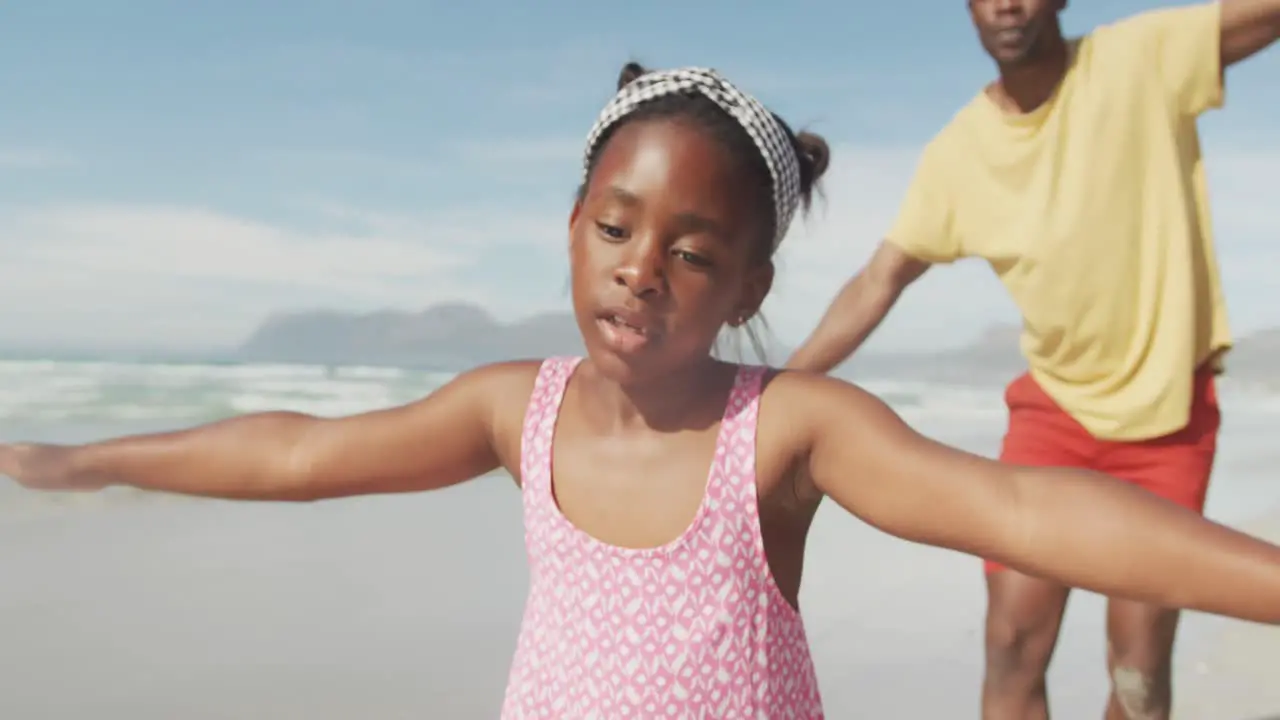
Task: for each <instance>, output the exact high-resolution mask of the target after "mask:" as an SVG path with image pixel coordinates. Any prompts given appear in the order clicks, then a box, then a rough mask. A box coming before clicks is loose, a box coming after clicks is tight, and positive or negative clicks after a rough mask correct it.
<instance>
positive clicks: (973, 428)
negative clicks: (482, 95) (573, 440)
mask: <svg viewBox="0 0 1280 720" xmlns="http://www.w3.org/2000/svg"><path fill="white" fill-rule="evenodd" d="M948 412H949V411H948ZM907 415H908V418H909V419H912V421H913V422H916V423H917V425H918V426H919V427H920V428H921V429H922V430H923V431H925V432H926V433H928V434H931V435H933V436H935V437H940V438H943V439H945V440H947V441H949V442H952V443H955V444H959V445H962V446H965V447H967V448H970V449H972V450H975V451H977V452H982V453H986V454H989V453H992V452H994V450H995V447H996V444H997V442H998V439H999V435H1000V430H1001V427H1002V421H1001V419H1000V418H999V417H998V416H983V417H981V418H975V417H932V419H930V418H928V417H923V416H912V415H911V414H910V413H908V414H907ZM1228 417H1229V420H1228V426H1227V428H1226V430H1225V432H1224V436H1223V440H1222V461H1221V463H1220V465H1219V468H1218V478H1219V479H1218V480H1217V481H1216V483H1217V484H1216V486H1215V488H1214V490H1213V491H1212V492H1211V497H1210V510H1209V511H1210V514H1211V515H1212V516H1213V517H1215V518H1217V519H1221V520H1224V521H1226V522H1229V523H1232V524H1245V525H1246V526H1247V527H1250V529H1252V530H1254V531H1255V532H1258V533H1259V534H1264V535H1267V536H1268V537H1271V538H1272V539H1277V540H1280V483H1276V482H1274V481H1273V480H1272V479H1271V477H1270V474H1271V472H1272V469H1273V468H1275V467H1277V466H1278V463H1277V461H1278V460H1280V451H1278V450H1277V449H1276V448H1275V446H1274V443H1272V442H1271V439H1270V438H1271V437H1272V435H1273V433H1274V428H1275V422H1276V418H1275V416H1274V415H1273V414H1269V413H1261V414H1257V413H1252V414H1251V413H1239V414H1236V415H1231V414H1230V413H1229V414H1228ZM55 499H56V500H57V501H56V502H54V501H53V500H55ZM1269 507H1271V508H1275V510H1274V511H1273V512H1272V514H1271V515H1270V516H1269V517H1268V516H1265V515H1263V513H1262V512H1261V511H1262V510H1265V509H1266V508H1269ZM1259 517H1262V518H1264V519H1263V520H1258V518H1259ZM1250 521H1253V524H1251V525H1250V524H1247V523H1249V522H1250ZM522 533H523V531H522V528H521V524H520V499H519V494H518V492H517V490H516V489H515V487H514V485H513V484H512V483H511V482H510V480H509V479H507V478H505V477H491V478H484V479H482V480H479V481H476V482H474V483H470V484H467V485H463V486H460V487H457V488H453V489H450V490H446V491H443V492H439V493H434V494H426V495H416V496H403V497H379V498H364V499H355V500H344V501H333V502H325V503H318V504H312V505H294V506H291V505H273V504H263V505H253V504H237V503H224V502H211V501H195V500H183V499H173V498H166V497H162V496H143V497H138V496H136V495H131V494H129V493H127V492H125V493H113V494H111V495H108V496H76V497H70V498H50V497H49V496H40V497H36V496H33V495H31V494H29V493H24V492H22V491H20V490H17V489H15V488H13V487H12V486H11V485H9V484H8V483H7V482H5V481H0V568H3V571H4V581H3V584H2V585H0V638H3V642H0V678H2V679H0V718H14V719H15V720H27V719H31V720H80V719H81V718H94V719H95V720H125V719H128V720H172V719H173V718H183V719H184V720H215V719H216V720H255V719H258V718H261V719H262V720H286V719H289V718H307V719H309V720H337V719H339V718H353V717H371V718H380V719H387V720H394V719H397V718H422V717H431V718H451V719H457V720H472V719H475V720H479V719H481V718H493V717H495V716H496V714H497V711H498V707H499V705H500V702H501V695H502V691H503V687H504V683H505V680H506V671H507V667H508V664H509V662H510V657H511V653H512V651H513V648H514V643H515V638H516V631H517V626H518V622H519V617H520V611H521V607H522V602H523V598H524V593H525V588H526V582H527V573H526V570H525V558H524V548H523V542H522V540H523V538H522ZM983 601H984V591H983V583H982V575H981V568H980V565H979V563H978V561H976V560H974V559H972V558H968V557H965V556H961V555H958V554H955V553H950V552H945V551H940V550H936V549H933V548H928V547H923V546H918V545H913V544H909V543H906V542H902V541H900V540H897V539H895V538H891V537H888V536H885V535H883V534H881V533H879V532H878V531H875V530H873V529H870V528H868V527H866V526H864V525H862V524H861V523H860V522H858V521H856V520H854V519H852V518H850V517H848V516H847V515H845V514H844V513H843V511H841V510H840V509H839V508H837V507H835V506H834V505H827V506H825V507H824V508H823V509H822V511H821V512H820V514H819V518H818V520H817V522H816V524H815V527H814V531H813V536H812V538H811V540H810V543H809V550H808V557H807V563H806V572H805V582H804V587H803V589H802V592H801V604H802V611H803V614H804V616H805V619H806V623H807V627H808V630H809V634H810V638H811V642H812V646H813V651H814V655H815V660H816V663H817V667H818V674H819V678H820V682H821V689H822V692H823V695H824V698H825V701H826V707H827V710H828V714H829V716H830V717H833V718H849V717H868V718H889V717H893V718H897V717H901V718H952V717H955V718H970V717H976V713H977V707H978V694H979V682H980V677H981V665H982V646H981V642H980V639H981V627H982V616H983V607H984V602H983ZM1102 611H1103V603H1102V601H1101V600H1100V599H1099V598H1097V597H1095V596H1093V595H1090V594H1088V593H1083V592H1080V593H1076V594H1075V595H1074V596H1073V599H1072V603H1071V607H1070V608H1069V610H1068V619H1067V624H1066V627H1065V628H1064V632H1063V638H1062V642H1061V644H1060V646H1059V649H1058V652H1057V653H1056V655H1055V659H1054V664H1053V666H1052V669H1051V673H1050V693H1051V702H1052V706H1053V711H1054V713H1055V717H1062V718H1088V717H1099V716H1100V715H1101V708H1102V704H1103V700H1104V696H1105V692H1106V678H1105V675H1104V671H1103V659H1104V657H1105V642H1104V638H1103V622H1102V621H1103V612H1102ZM1183 627H1184V631H1183V634H1182V636H1181V639H1180V645H1179V651H1178V657H1177V664H1178V670H1177V672H1178V677H1179V685H1178V714H1177V717H1178V718H1180V720H1200V719H1203V720H1264V719H1265V718H1268V717H1280V683H1278V682H1276V677H1277V675H1276V673H1277V672H1278V671H1277V670H1276V668H1280V634H1278V633H1277V631H1276V630H1275V629H1273V628H1260V627H1256V626H1249V625H1245V624H1242V623H1234V622H1225V621H1221V620H1218V619H1214V618H1206V617H1203V616H1198V615H1194V614H1193V615H1190V616H1189V617H1188V618H1187V620H1186V622H1185V623H1184V626H1183Z"/></svg>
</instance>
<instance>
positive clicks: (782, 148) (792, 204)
mask: <svg viewBox="0 0 1280 720" xmlns="http://www.w3.org/2000/svg"><path fill="white" fill-rule="evenodd" d="M692 94H700V95H703V96H705V97H707V98H708V99H710V100H711V101H712V102H714V103H715V104H716V105H718V106H719V107H720V109H721V110H724V111H725V112H726V113H728V114H729V116H730V117H732V118H733V119H734V120H736V121H738V124H739V125H741V126H742V129H743V130H746V131H747V135H750V136H751V140H752V141H753V142H754V143H755V145H756V148H757V149H759V150H760V156H761V157H763V158H764V163H765V165H766V166H767V167H768V168H769V177H770V178H771V179H772V181H773V208H774V217H775V218H776V222H777V229H776V231H775V235H774V238H773V246H774V248H777V247H778V244H779V243H781V242H782V239H783V238H784V237H785V236H786V234H787V228H789V227H790V226H791V218H792V217H794V216H795V214H796V208H797V207H798V206H799V205H800V159H799V158H798V157H796V150H795V146H794V145H793V144H792V142H791V138H790V135H789V134H788V132H787V130H786V128H784V127H783V126H782V124H781V123H779V122H778V120H777V118H775V117H774V116H773V113H771V112H769V111H768V110H767V109H766V108H765V107H764V105H761V104H760V101H759V100H756V99H755V98H753V97H751V96H750V95H748V94H746V93H744V92H742V91H741V90H739V89H738V88H736V87H734V86H733V84H732V83H730V82H729V81H728V80H726V79H724V78H723V77H721V76H720V74H719V73H717V72H716V71H715V70H712V69H709V68H696V67H690V68H678V69H675V70H663V71H659V72H651V73H646V74H644V75H641V76H640V77H638V78H636V79H635V80H633V81H631V82H630V83H628V84H627V85H626V87H623V88H622V89H621V90H619V91H618V94H617V95H614V96H613V99H612V100H610V101H609V104H607V105H605V107H604V110H602V111H601V112H600V117H599V118H598V119H597V120H596V124H595V126H594V127H592V128H591V132H590V133H589V134H588V135H587V149H586V153H585V155H584V157H583V181H584V182H585V181H586V175H587V173H588V172H590V169H591V167H590V165H591V155H592V153H594V152H595V150H596V145H597V144H598V143H599V142H600V139H601V138H602V137H603V136H604V134H605V132H606V131H608V130H609V128H611V127H613V126H614V125H615V124H617V123H618V121H620V120H622V119H623V118H625V117H626V116H627V115H630V114H631V113H632V112H634V111H636V110H637V109H639V108H640V107H641V106H642V105H644V104H645V103H647V102H649V101H651V100H657V99H658V98H661V97H665V96H667V95H692Z"/></svg>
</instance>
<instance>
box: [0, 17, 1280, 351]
mask: <svg viewBox="0 0 1280 720" xmlns="http://www.w3.org/2000/svg"><path fill="white" fill-rule="evenodd" d="M1075 5H1076V7H1072V8H1071V9H1069V10H1068V12H1067V15H1066V16H1065V19H1066V21H1067V24H1068V29H1069V30H1070V31H1072V32H1081V31H1084V30H1086V29H1088V28H1089V27H1091V26H1093V25H1094V24H1097V23H1099V22H1105V21H1109V20H1113V19H1116V18H1118V17H1121V16H1124V15H1126V14H1129V13H1132V12H1135V11H1138V10H1142V9H1146V8H1150V7H1155V6H1156V5H1157V3H1153V2H1149V1H1148V0H1109V1H1108V2H1107V3H1101V2H1093V3H1083V2H1078V3H1076V4H1075ZM873 7H874V9H873ZM940 10H941V11H942V12H940ZM632 58H635V59H638V60H641V61H642V62H645V63H646V64H649V65H653V66H663V67H665V66H673V65H682V64H701V65H712V66H715V67H717V68H719V69H721V70H722V71H724V72H725V73H726V74H728V75H729V76H730V77H731V78H733V79H734V80H735V81H737V82H738V83H739V84H741V85H743V86H745V87H746V88H747V89H749V90H751V91H752V92H754V93H756V94H757V95H759V96H760V97H761V98H762V99H763V100H765V102H766V103H767V104H769V105H771V106H772V107H773V108H774V109H775V110H777V111H778V112H779V113H780V114H782V115H783V116H784V117H785V118H787V119H788V120H789V121H790V122H791V123H792V124H793V125H796V126H801V127H808V128H810V129H812V130H814V131H817V132H820V133H822V134H824V135H826V136H827V137H828V139H829V140H830V141H831V142H832V144H833V146H834V156H833V162H834V164H833V169H832V171H831V173H830V175H829V179H828V182H827V203H826V204H825V206H821V207H820V208H819V210H818V212H816V213H815V214H814V216H813V217H812V218H811V219H810V220H809V221H808V223H807V224H805V225H802V226H798V227H797V229H796V230H795V231H794V232H793V236H792V237H791V238H790V239H789V241H788V244H787V246H786V247H785V249H784V251H783V255H782V258H781V277H780V281H779V286H778V289H777V291H776V292H775V295H774V297H772V298H771V299H770V301H769V304H768V305H767V306H766V309H767V311H768V314H769V317H770V320H771V323H770V324H771V327H772V329H773V332H774V333H775V335H777V336H778V337H779V338H780V339H782V340H783V341H787V342H794V341H796V340H799V339H800V338H802V337H803V336H804V335H805V334H806V333H807V332H808V331H809V330H810V329H811V328H812V326H813V324H814V322H816V320H817V317H818V316H819V315H820V313H821V312H822V310H823V309H824V308H825V305H826V302H827V301H828V300H829V299H830V297H831V296H832V294H833V293H834V292H835V290H836V289H837V288H838V287H839V285H840V284H841V283H842V282H843V281H844V280H845V279H846V278H847V277H848V275H849V274H850V273H851V272H853V271H854V270H856V269H857V267H858V266H859V265H860V264H861V262H862V261H863V260H864V259H865V258H866V256H867V254H868V253H869V252H870V250H871V249H872V247H874V245H875V243H876V242H877V240H878V238H879V236H880V234H881V233H883V232H884V231H885V230H886V229H887V226H888V223H889V221H890V219H891V218H892V216H893V214H894V212H895V211H896V209H897V203H898V200H899V194H900V193H901V191H902V189H903V188H904V187H905V184H906V182H907V179H908V176H909V173H910V170H911V167H912V165H913V164H914V161H915V157H916V153H917V152H918V151H919V148H920V147H921V145H922V144H923V143H924V142H926V141H927V140H928V138H929V137H930V136H931V135H932V133H933V132H935V131H936V130H937V129H938V128H940V127H941V126H942V125H943V124H944V123H945V121H946V120H947V118H948V117H950V115H951V114H952V113H953V112H954V111H955V110H956V109H957V108H958V107H959V106H960V105H961V104H963V103H964V102H965V101H966V100H967V99H968V98H969V97H970V96H971V95H972V94H973V93H974V92H975V91H976V90H977V88H978V87H980V86H981V85H982V84H983V83H984V82H986V81H987V80H988V79H989V77H990V75H991V72H992V69H991V67H990V65H989V62H988V61H987V59H986V57H985V56H984V55H982V53H981V51H980V49H979V48H978V46H977V43H976V41H975V39H974V37H973V33H972V29H971V28H970V26H969V21H968V17H967V14H966V12H965V9H964V4H963V3H961V2H954V3H946V2H939V1H938V0H896V1H895V2H892V3H875V4H874V6H872V5H867V4H861V3H847V2H835V1H834V0H831V1H828V2H789V3H780V2H774V3H741V2H727V1H713V0H709V1H706V2H696V3H687V2H676V1H674V0H671V1H666V0H664V1H661V2H652V1H651V2H645V3H609V2H590V3H588V2H564V1H560V2H554V1H550V0H548V1H545V2H539V3H517V2H514V1H507V2H496V1H482V0H471V1H470V2H466V3H443V2H431V1H427V0H416V1H410V0H359V1H357V0H345V1H340V0H307V1H305V2H304V1H302V0H275V1H274V2H270V3H267V2H248V1H247V0H221V1H219V2H213V1H212V0H207V1H205V2H196V1H195V0H188V1H187V2H181V1H180V0H169V1H167V2H165V1H161V0H130V1H128V2H125V1H124V0H96V1H90V0H78V1H77V0H61V1H59V2H26V3H10V4H8V5H7V6H6V8H5V10H4V18H3V20H2V21H0V308H3V312H0V343H3V344H7V345H15V344H16V345H69V346H81V347H83V346H111V347H143V348H156V349H201V348H217V347H222V346H227V345H232V344H235V343H236V342H238V341H239V340H240V339H241V338H242V337H244V336H245V335H246V334H247V333H248V332H249V331H250V330H251V329H252V328H253V327H254V325H255V324H256V323H257V322H258V321H260V320H261V319H262V318H263V317H264V316H265V315H267V314H268V313H270V312H273V311H278V310H288V309H298V308H310V307H328V308H337V309H350V310H372V309H378V308H383V307H401V308H419V307H423V306H425V305H428V304H430V303H433V302H439V301H445V300H453V299H461V300H472V301H478V302H481V303H483V304H485V305H486V306H487V307H489V308H491V310H492V311H493V312H494V313H495V314H496V315H497V316H499V317H501V318H516V317H519V316H521V315H523V314H526V313H529V312H533V311H537V310H543V309H548V308H564V307H567V302H568V299H567V296H566V294H565V284H566V279H567V273H568V269H567V267H566V264H565V260H566V258H565V251H564V243H565V223H566V220H567V213H568V211H569V203H570V198H571V195H572V192H573V189H574V185H575V183H576V181H577V179H578V152H579V146H580V143H581V139H582V138H583V137H584V136H585V134H586V131H587V130H588V128H589V127H590V125H591V123H592V121H593V119H594V116H595V113H596V111H597V110H598V109H599V107H600V105H601V104H602V103H603V102H604V101H605V100H607V99H608V97H609V95H610V92H611V89H612V84H613V82H614V79H615V78H616V74H617V70H618V68H619V67H620V66H621V64H622V63H623V62H624V61H626V60H628V59H632ZM1267 76H1270V77H1271V78H1275V77H1280V51H1274V50H1273V51H1271V52H1270V53H1268V54H1267V55H1264V56H1262V57H1261V58H1259V59H1256V60H1254V61H1253V62H1251V63H1250V64H1248V65H1247V66H1243V67H1241V68H1238V69H1236V70H1235V71H1233V73H1232V74H1231V76H1230V77H1229V91H1228V92H1229V101H1228V109H1227V110H1226V111H1225V112H1221V113H1215V114H1214V115H1213V116H1211V117H1210V118H1208V119H1206V121H1205V122H1204V123H1203V127H1204V130H1205V137H1206V145H1207V147H1208V152H1209V153H1210V156H1209V171H1210V175H1211V182H1212V183H1213V198H1214V202H1215V216H1216V221H1217V222H1216V224H1217V229H1218V232H1219V235H1220V237H1219V246H1220V248H1221V253H1222V264H1223V271H1224V274H1225V276H1226V284H1227V292H1228V300H1229V302H1230V303H1231V309H1232V316H1233V318H1234V321H1235V325H1236V327H1237V329H1239V330H1241V331H1247V330H1249V329H1251V328H1257V327H1261V326H1264V325H1270V324H1280V302H1277V294H1278V293H1280V290H1276V289H1271V288H1275V287H1277V284H1276V283H1275V281H1274V276H1275V273H1276V271H1275V270H1274V268H1276V267H1280V245H1278V243H1280V211H1277V210H1276V209H1275V207H1274V205H1275V202H1274V198H1275V190H1274V188H1275V183H1276V178H1277V176H1280V136H1278V133H1277V132H1276V130H1275V128H1276V127H1280V93H1276V92H1275V91H1274V84H1273V85H1272V89H1271V90H1270V91H1268V90H1266V89H1264V87H1265V85H1266V84H1267V82H1266V80H1265V78H1266V77H1267ZM1268 96H1270V97H1268ZM1268 185H1269V186H1270V188H1271V189H1270V190H1268V189H1267V186H1268ZM1014 318H1015V315H1014V313H1013V309H1012V307H1011V305H1010V304H1009V302H1008V300H1006V299H1005V297H1004V295H1003V292H1002V290H1001V288H1000V286H999V285H998V283H997V282H996V281H995V279H994V278H992V277H991V275H990V272H989V271H988V270H987V269H986V268H985V267H984V266H982V265H980V264H978V263H964V264H961V265H960V266H957V267H953V268H943V269H939V270H937V271H935V272H933V273H930V276H929V277H927V278H926V279H925V281H923V282H922V283H921V284H920V285H919V286H918V287H916V288H913V289H912V290H911V291H909V292H908V294H907V295H906V297H905V298H904V300H903V301H902V304H901V306H900V307H899V309H898V310H897V311H895V312H894V314H893V316H892V317H891V318H890V321H889V322H888V323H887V324H886V326H885V327H884V328H883V329H882V331H881V333H879V335H878V336H877V337H876V338H875V340H874V345H875V346H877V347H879V348H882V349H890V348H913V349H922V348H928V347H933V346H938V345H954V344H957V343H962V342H965V341H966V340H968V339H970V338H971V337H973V336H974V335H975V334H976V333H978V332H979V331H980V330H981V329H982V328H983V327H984V326H985V325H987V324H989V323H991V322H993V321H1010V320H1013V319H1014Z"/></svg>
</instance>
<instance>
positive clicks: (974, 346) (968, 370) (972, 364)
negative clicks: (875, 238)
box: [230, 303, 1280, 385]
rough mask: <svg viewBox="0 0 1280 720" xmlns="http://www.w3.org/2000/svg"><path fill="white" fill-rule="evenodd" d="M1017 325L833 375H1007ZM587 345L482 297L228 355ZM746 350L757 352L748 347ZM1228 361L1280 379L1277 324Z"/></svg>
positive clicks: (461, 362) (346, 358)
mask: <svg viewBox="0 0 1280 720" xmlns="http://www.w3.org/2000/svg"><path fill="white" fill-rule="evenodd" d="M1018 333H1019V328H1018V327H1017V326H1014V325H1007V324H995V325H991V326H989V327H987V328H986V329H985V330H984V331H983V332H982V333H981V334H979V335H978V337H977V338H975V339H974V341H973V342H971V343H969V344H967V345H965V346H962V347H958V348H942V349H939V350H938V351H936V352H920V351H915V352H893V353H888V352H874V353H863V354H858V355H855V356H854V358H853V359H851V360H850V361H849V362H848V363H846V364H845V366H844V367H842V368H841V369H840V370H839V371H838V373H837V374H839V375H841V376H844V377H867V376H875V377H880V378H910V379H916V380H932V381H939V382H968V383H972V382H982V383H986V382H1002V381H1007V379H1008V378H1010V377H1013V376H1014V375H1016V374H1017V373H1019V372H1021V371H1022V370H1023V369H1025V367H1026V363H1025V361H1024V360H1023V359H1022V356H1021V355H1020V353H1019V350H1018ZM582 352H583V345H582V339H581V335H580V334H579V331H578V326H577V323H576V321H575V320H574V317H573V315H572V314H571V313H568V312H549V313H542V314H538V315H533V316H530V317H528V318H525V319H523V320H519V321H516V322H509V323H504V322H501V321H499V320H497V319H496V318H494V317H493V315H491V314H490V313H489V312H488V311H486V310H485V309H484V308H482V307H480V306H479V305H475V304H469V303H444V304H438V305H433V306H430V307H428V308H425V309H424V310H421V311H418V312H410V311H398V310H385V311H380V312H374V313H365V314H355V313H343V312H337V311H321V310H317V311H308V312H293V313H281V314H277V315H273V316H271V317H269V318H267V320H266V321H265V322H263V323H262V324H261V325H260V326H259V327H258V328H257V329H256V330H255V331H254V332H253V333H252V334H251V335H250V336H249V337H248V338H247V339H246V340H245V342H244V343H242V344H241V345H240V346H239V347H238V348H236V349H235V350H234V351H233V352H232V353H231V357H230V359H234V360H238V361H242V362H277V363H306V364H325V365H392V366H400V367H405V366H407V367H427V368H458V367H471V366H475V365H480V364H484V363H488V362H494V361H499V360H509V359H514V358H526V357H529V358H533V357H548V356H551V355H572V354H580V353H582ZM789 354H790V348H784V347H779V346H776V345H775V346H774V347H771V348H769V357H768V360H769V361H771V362H772V363H774V364H777V363H780V362H782V361H783V360H784V359H785V358H786V357H787V356H788V355H789ZM744 359H746V360H748V361H751V360H754V358H752V357H750V356H748V357H746V358H744ZM1227 363H1228V372H1229V374H1230V375H1231V376H1232V377H1238V378H1240V379H1243V380H1246V381H1256V382H1264V383H1267V384H1275V385H1280V328H1271V329H1267V330H1263V331H1260V332H1256V333H1251V334H1249V335H1247V336H1245V337H1242V338H1240V339H1239V340H1238V341H1237V343H1236V346H1235V348H1234V349H1233V350H1232V352H1231V354H1230V355H1229V356H1228V360H1227Z"/></svg>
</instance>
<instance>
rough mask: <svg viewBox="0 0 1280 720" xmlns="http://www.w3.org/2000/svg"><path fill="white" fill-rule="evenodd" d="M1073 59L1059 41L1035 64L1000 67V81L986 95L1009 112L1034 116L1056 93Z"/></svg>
mask: <svg viewBox="0 0 1280 720" xmlns="http://www.w3.org/2000/svg"><path fill="white" fill-rule="evenodd" d="M1070 55H1071V53H1070V48H1069V46H1068V45H1067V42H1066V41H1065V40H1063V39H1061V38H1059V39H1058V40H1057V41H1056V42H1054V43H1053V44H1052V45H1050V46H1048V47H1046V48H1044V49H1043V50H1042V51H1041V52H1040V55H1039V57H1037V58H1035V59H1034V60H1029V61H1026V62H1022V63H1019V64H1017V65H1014V66H1008V67H1001V68H1000V79H998V80H997V81H995V82H994V83H992V84H991V85H990V86H989V87H988V88H987V95H988V96H990V97H991V99H992V100H994V101H995V103H996V104H997V105H999V106H1000V108H1001V109H1003V110H1005V111H1006V112H1011V113H1029V112H1033V111H1034V110H1035V109H1036V108H1039V107H1040V106H1041V105H1044V104H1045V103H1046V102H1048V101H1049V99H1050V98H1052V97H1053V94H1054V93H1055V92H1057V89H1058V85H1059V84H1060V83H1061V82H1062V78H1063V77H1065V76H1066V74H1067V66H1068V64H1069V63H1070Z"/></svg>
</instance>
